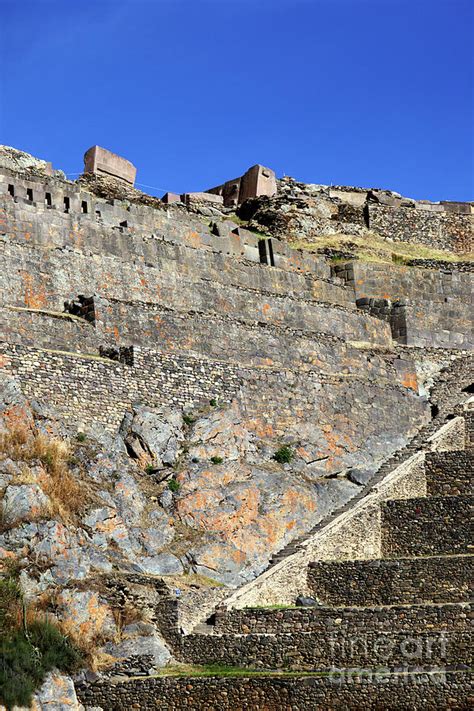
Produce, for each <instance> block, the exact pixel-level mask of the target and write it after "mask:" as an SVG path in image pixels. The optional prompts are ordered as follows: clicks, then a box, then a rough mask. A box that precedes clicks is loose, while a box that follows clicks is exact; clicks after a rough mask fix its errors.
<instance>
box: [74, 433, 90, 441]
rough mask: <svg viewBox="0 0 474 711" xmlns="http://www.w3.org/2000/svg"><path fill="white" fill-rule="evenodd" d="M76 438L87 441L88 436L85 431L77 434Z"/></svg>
mask: <svg viewBox="0 0 474 711" xmlns="http://www.w3.org/2000/svg"><path fill="white" fill-rule="evenodd" d="M76 439H77V441H78V442H85V441H86V439H87V437H86V435H85V433H84V432H78V433H77V435H76Z"/></svg>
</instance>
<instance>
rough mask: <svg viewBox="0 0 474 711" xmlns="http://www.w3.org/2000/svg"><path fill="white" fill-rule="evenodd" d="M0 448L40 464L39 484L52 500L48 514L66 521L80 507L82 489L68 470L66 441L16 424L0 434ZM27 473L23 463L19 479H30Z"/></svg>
mask: <svg viewBox="0 0 474 711" xmlns="http://www.w3.org/2000/svg"><path fill="white" fill-rule="evenodd" d="M0 452H2V454H4V455H5V456H7V457H10V458H11V459H13V460H16V461H19V462H23V463H26V464H28V463H30V464H31V463H33V462H40V463H41V464H42V465H43V468H44V469H45V472H46V476H45V477H44V479H43V480H42V481H41V482H40V484H41V488H42V489H43V491H44V493H45V494H46V495H47V496H48V497H49V499H50V501H51V511H49V513H50V514H51V515H58V516H59V517H60V518H61V519H62V520H63V521H65V522H67V521H69V520H71V517H73V515H74V514H76V513H78V512H79V511H80V510H81V509H82V508H83V506H84V504H85V495H84V491H83V489H82V488H81V486H80V485H79V483H78V482H77V480H76V479H75V477H74V476H73V475H72V474H71V472H70V471H69V463H70V459H71V450H70V447H69V445H68V444H67V443H66V442H65V441H63V440H61V439H58V438H55V437H48V436H47V435H45V434H43V433H40V432H36V431H34V430H31V429H28V428H27V427H26V426H23V425H16V426H14V427H12V428H11V429H10V430H9V431H8V432H6V433H4V434H2V435H0ZM28 473H29V469H28V467H25V466H23V469H22V473H21V475H20V476H19V479H18V483H29V482H27V478H28ZM30 476H31V473H30ZM31 481H32V479H31ZM13 483H15V482H13Z"/></svg>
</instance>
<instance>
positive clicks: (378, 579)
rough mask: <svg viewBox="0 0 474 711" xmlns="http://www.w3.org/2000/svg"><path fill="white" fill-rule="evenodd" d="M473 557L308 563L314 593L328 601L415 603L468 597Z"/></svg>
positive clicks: (351, 603) (459, 599) (367, 604)
mask: <svg viewBox="0 0 474 711" xmlns="http://www.w3.org/2000/svg"><path fill="white" fill-rule="evenodd" d="M472 573H473V559H472V558H470V557H464V556H439V557H436V556H435V557H433V558H401V559H397V560H383V559H377V560H354V561H349V560H348V561H343V562H336V561H320V562H317V563H311V564H310V565H309V567H308V585H309V589H310V591H311V593H312V594H313V595H315V596H316V597H317V599H318V600H320V601H321V602H322V603H323V604H324V605H331V606H340V605H343V606H346V605H349V606H350V605H360V606H362V607H372V606H373V605H401V604H405V605H410V604H420V603H423V602H454V601H468V600H469V589H470V582H469V581H470V579H471V576H472Z"/></svg>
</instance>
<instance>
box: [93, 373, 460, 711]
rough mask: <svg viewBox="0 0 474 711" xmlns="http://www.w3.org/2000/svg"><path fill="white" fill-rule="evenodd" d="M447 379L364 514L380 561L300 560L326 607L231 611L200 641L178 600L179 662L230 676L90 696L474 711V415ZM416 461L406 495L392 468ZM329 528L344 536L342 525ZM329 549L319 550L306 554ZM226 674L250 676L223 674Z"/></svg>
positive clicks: (180, 703) (151, 681)
mask: <svg viewBox="0 0 474 711" xmlns="http://www.w3.org/2000/svg"><path fill="white" fill-rule="evenodd" d="M458 376H459V373H458ZM446 383H447V384H446ZM445 384H446V390H447V391H448V392H446V391H445V392H444V393H443V395H442V397H440V398H439V400H438V402H439V414H437V416H436V417H435V418H434V420H433V422H431V423H430V424H429V425H428V426H427V427H426V428H424V430H423V432H420V433H419V434H418V435H417V436H416V437H415V439H414V441H413V442H412V443H410V445H409V446H408V448H407V450H408V453H407V452H403V453H397V455H396V456H395V457H394V458H392V461H391V462H390V463H387V464H386V465H384V467H382V469H383V472H381V473H380V474H379V475H380V481H381V486H382V484H383V486H385V487H387V479H388V480H389V484H388V488H385V489H384V492H385V493H383V495H382V496H379V494H380V487H379V491H378V492H377V491H376V492H375V496H372V497H370V496H369V499H370V502H369V505H368V507H367V508H366V509H361V508H359V512H362V518H361V521H362V528H361V526H360V521H359V525H356V530H355V535H356V537H359V538H360V536H361V535H362V536H363V535H364V530H365V529H364V522H365V521H366V520H369V519H367V518H364V516H365V514H364V511H369V513H370V516H371V517H374V515H375V519H376V520H377V522H378V523H377V526H378V528H377V531H378V533H377V535H378V538H379V543H378V548H376V549H377V550H378V551H379V555H377V556H375V557H374V556H373V555H372V556H371V555H368V556H366V557H365V558H363V556H360V557H358V556H357V555H354V556H352V557H350V556H347V555H346V553H344V555H341V556H339V555H333V556H331V555H329V556H326V557H327V559H317V558H318V557H319V556H317V555H315V557H314V558H312V559H311V558H309V559H308V557H306V558H303V557H301V555H300V554H297V555H296V556H295V558H296V559H298V561H300V563H301V561H303V560H305V561H306V563H305V566H306V567H305V569H304V570H303V573H304V571H306V583H305V587H304V592H305V593H306V594H307V595H308V594H309V595H310V596H311V597H312V598H313V599H314V604H313V605H311V606H308V607H297V606H291V605H288V604H285V605H282V606H281V607H280V606H269V607H256V606H254V607H243V606H242V605H241V604H240V605H237V607H235V606H232V604H230V605H229V604H227V608H225V607H220V608H218V609H217V610H216V612H215V614H214V615H212V616H211V618H209V619H208V621H207V624H202V625H199V626H198V627H196V628H195V629H194V630H193V632H192V633H191V634H184V635H183V634H181V633H180V632H179V611H178V607H179V606H178V602H177V601H176V600H170V613H171V614H170V616H169V619H170V627H169V629H170V630H171V633H170V635H169V637H168V642H169V643H170V645H171V647H172V650H173V653H174V656H175V658H176V660H177V661H179V662H181V663H184V664H186V665H193V666H194V667H196V666H202V667H209V666H210V667H213V668H215V669H216V672H215V673H212V672H211V673H208V675H207V676H205V677H198V678H196V677H190V676H189V672H188V671H186V670H187V669H189V667H185V668H184V670H183V673H182V675H181V676H179V677H177V678H175V677H164V678H160V677H157V678H136V679H129V680H128V681H115V682H114V681H106V682H104V683H102V684H101V685H96V686H90V687H88V688H84V689H83V690H81V700H82V702H83V703H86V704H87V705H100V706H101V707H102V708H103V709H104V711H111V710H112V709H124V708H141V709H152V708H155V707H156V706H155V704H156V703H157V700H158V699H159V705H160V708H162V709H164V711H167V710H169V711H177V710H178V709H179V710H180V709H185V708H195V709H209V710H215V709H217V708H219V709H242V711H243V710H244V709H248V710H249V711H250V710H252V711H253V710H255V711H258V710H260V709H266V710H267V711H277V709H278V711H280V709H283V710H285V711H293V710H294V709H295V710H296V709H299V710H300V711H310V710H311V711H342V710H343V709H344V710H346V709H348V710H350V711H359V710H360V709H361V708H364V709H369V710H371V711H385V710H389V711H390V710H391V711H398V710H402V711H411V710H412V709H416V710H417V711H421V710H423V711H435V709H436V711H438V710H441V709H449V710H451V711H461V710H467V709H470V708H473V707H474V696H473V694H472V680H471V677H470V669H471V667H472V649H473V640H472V618H473V615H472V608H471V603H470V600H471V592H472V580H473V568H474V556H473V555H472V537H471V531H470V527H469V522H470V516H471V509H472V488H471V487H472V483H471V482H472V472H473V461H474V412H472V410H469V409H466V408H467V406H466V403H464V405H463V406H462V405H459V402H460V401H459V391H460V389H463V388H464V383H463V382H462V381H459V382H458V383H457V388H455V387H454V385H453V381H452V380H451V381H449V382H448V380H447V379H446V381H445ZM443 387H444V385H443ZM465 399H467V398H465ZM453 413H456V414H457V416H456V417H455V419H453V420H452V421H451V418H450V416H451V415H452V414H453ZM420 449H421V450H422V451H421V452H420ZM414 450H416V456H415V457H413V454H414V453H415V452H414ZM406 459H408V461H409V467H411V468H410V469H409V470H408V469H407V470H406V471H410V472H411V473H410V475H409V477H412V478H414V479H415V480H416V485H415V486H413V485H412V483H409V484H408V486H406V484H407V482H405V483H404V484H403V485H402V486H401V488H400V486H399V480H397V479H396V478H395V486H393V484H392V483H390V482H393V481H394V479H393V478H392V475H391V474H390V472H391V471H392V469H394V468H395V469H396V463H398V462H401V463H402V464H401V467H399V469H401V470H405V464H404V463H403V462H404V461H406ZM413 459H414V460H415V468H414V469H413V468H412V464H411V463H410V461H412V460H413ZM384 477H385V481H383V480H384ZM397 482H398V483H397ZM387 492H389V493H390V492H392V494H393V495H392V496H390V495H389V494H388V495H387ZM407 492H408V493H407ZM410 492H414V493H413V494H410ZM421 492H423V493H421ZM403 497H405V498H403ZM351 504H353V501H352V502H351ZM356 508H357V507H356ZM375 510H376V514H374V512H375ZM358 515H360V514H358ZM355 523H357V519H355V518H349V525H354V524H355ZM321 525H322V524H321ZM324 525H327V522H325V524H324ZM344 525H345V526H346V528H345V529H344V530H345V531H347V530H348V529H347V522H346V523H345V524H344ZM328 528H329V535H330V536H333V535H334V530H335V529H333V528H331V525H329V526H328ZM361 531H362V533H361ZM367 535H368V536H369V537H370V536H373V535H374V532H373V531H370V532H369V531H368V530H367ZM317 540H319V539H317ZM369 548H370V547H369ZM336 550H337V548H336ZM356 550H358V549H356ZM316 551H317V544H316V546H314V545H312V546H311V547H308V548H307V549H306V554H309V555H311V554H312V553H313V552H316ZM346 552H347V551H346ZM269 572H271V571H269ZM292 589H294V586H293V587H292ZM231 600H232V598H229V599H228V600H227V601H226V603H228V602H229V601H231ZM240 600H241V601H242V598H241V599H240ZM284 602H285V603H287V600H286V599H285V600H284ZM163 632H164V630H163ZM218 667H231V668H235V667H239V670H238V673H237V672H234V673H233V672H231V671H230V672H229V673H228V674H226V675H224V676H220V675H219V671H218V670H217V668H218ZM134 703H135V704H138V705H136V706H134Z"/></svg>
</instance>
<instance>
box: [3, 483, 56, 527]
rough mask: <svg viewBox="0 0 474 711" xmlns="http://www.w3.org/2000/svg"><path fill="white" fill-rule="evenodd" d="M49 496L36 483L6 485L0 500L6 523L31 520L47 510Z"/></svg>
mask: <svg viewBox="0 0 474 711" xmlns="http://www.w3.org/2000/svg"><path fill="white" fill-rule="evenodd" d="M49 503H50V501H49V498H48V497H47V496H46V495H45V494H44V493H43V491H42V489H41V487H40V486H38V484H20V485H18V486H14V485H12V486H7V488H6V490H5V493H4V495H3V501H2V502H1V508H2V515H3V518H4V520H5V522H6V523H10V524H11V523H14V522H18V521H25V520H32V519H35V518H38V516H40V515H41V514H44V513H45V512H47V511H48V507H49Z"/></svg>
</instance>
